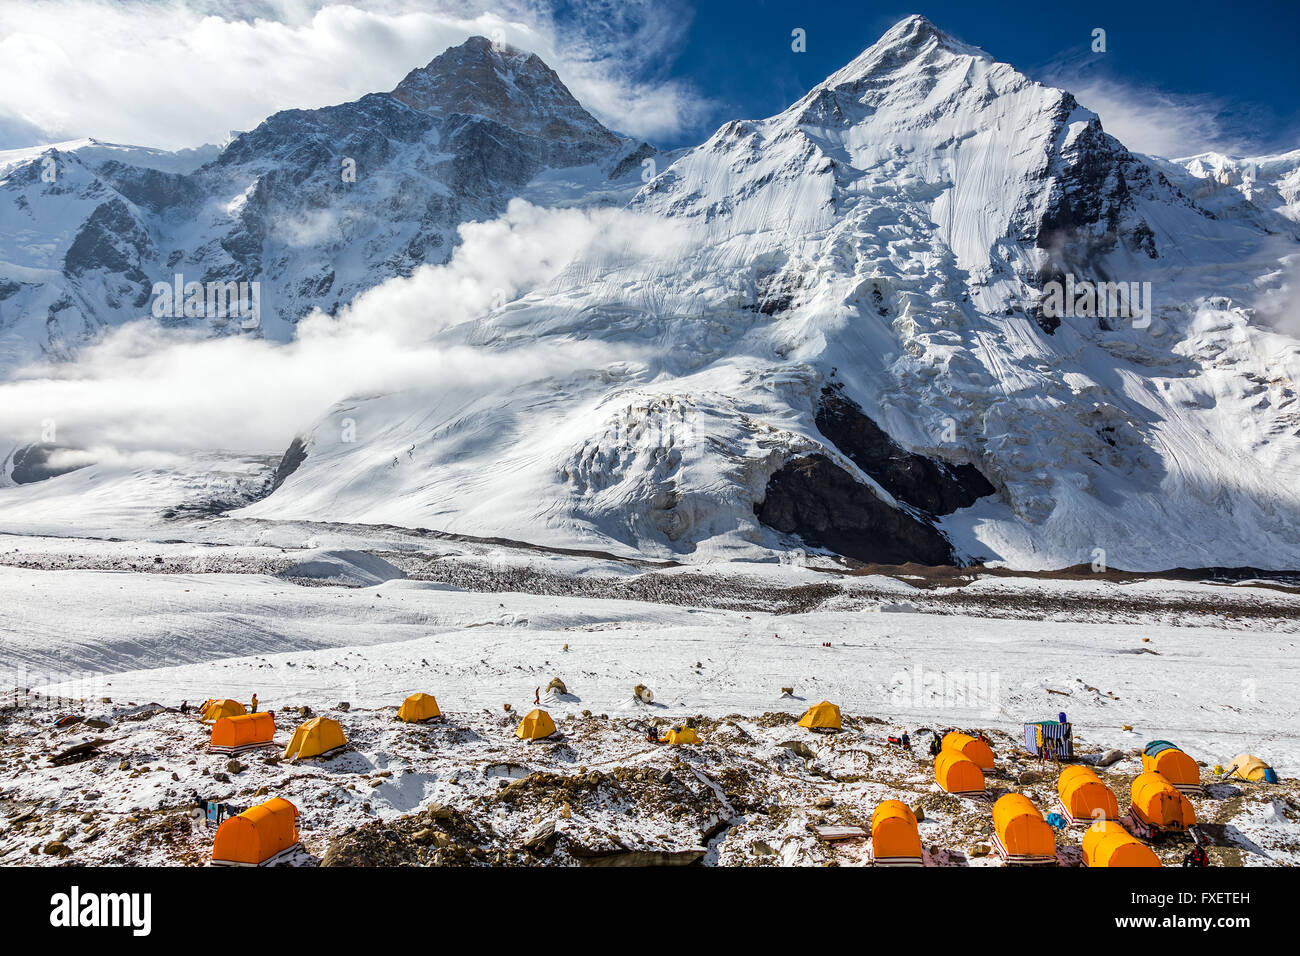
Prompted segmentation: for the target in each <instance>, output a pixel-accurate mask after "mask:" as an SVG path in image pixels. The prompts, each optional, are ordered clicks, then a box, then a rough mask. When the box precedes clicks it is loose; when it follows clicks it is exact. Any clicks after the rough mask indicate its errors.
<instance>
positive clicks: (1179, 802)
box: [1129, 771, 1196, 832]
mask: <svg viewBox="0 0 1300 956" xmlns="http://www.w3.org/2000/svg"><path fill="white" fill-rule="evenodd" d="M1129 797H1130V800H1131V803H1130V805H1129V812H1130V813H1131V814H1132V816H1133V820H1134V822H1135V823H1137V824H1139V825H1140V826H1143V827H1147V828H1150V829H1154V830H1173V831H1175V832H1181V831H1183V830H1186V829H1187V828H1188V827H1190V826H1195V825H1196V811H1195V810H1194V809H1192V802H1191V801H1190V800H1188V799H1187V798H1186V797H1185V796H1183V795H1182V793H1180V792H1179V791H1178V790H1176V789H1175V788H1174V786H1173V784H1171V783H1170V782H1169V781H1168V780H1166V779H1165V778H1164V777H1163V776H1161V775H1160V774H1158V773H1155V772H1152V771H1148V772H1146V773H1141V774H1138V776H1137V777H1136V779H1134V781H1133V786H1132V787H1130V788H1129Z"/></svg>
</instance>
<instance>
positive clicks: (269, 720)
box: [208, 714, 275, 754]
mask: <svg viewBox="0 0 1300 956" xmlns="http://www.w3.org/2000/svg"><path fill="white" fill-rule="evenodd" d="M274 736H275V718H274V717H272V716H271V715H270V714H241V715H240V716H238V717H222V718H221V719H220V720H218V721H217V722H216V723H215V724H213V725H212V737H211V739H210V740H209V741H208V749H209V750H213V751H216V752H217V753H227V754H235V753H239V752H240V751H243V750H253V749H254V748H257V747H265V746H267V745H268V744H270V743H271V738H272V737H274Z"/></svg>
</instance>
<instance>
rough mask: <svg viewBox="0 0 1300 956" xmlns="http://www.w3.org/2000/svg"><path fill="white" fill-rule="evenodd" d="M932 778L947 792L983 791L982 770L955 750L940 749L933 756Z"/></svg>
mask: <svg viewBox="0 0 1300 956" xmlns="http://www.w3.org/2000/svg"><path fill="white" fill-rule="evenodd" d="M934 779H935V780H936V781H938V783H939V786H940V787H942V788H943V789H944V790H946V791H947V792H948V793H983V792H984V771H982V770H980V768H979V764H977V763H976V762H975V761H974V760H971V759H970V758H969V757H967V756H966V755H965V754H963V753H960V752H959V751H956V750H941V751H940V752H939V756H937V757H935V758H934Z"/></svg>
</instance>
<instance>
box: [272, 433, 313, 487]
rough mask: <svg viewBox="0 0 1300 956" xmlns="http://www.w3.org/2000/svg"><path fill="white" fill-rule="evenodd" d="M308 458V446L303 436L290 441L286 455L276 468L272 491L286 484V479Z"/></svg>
mask: <svg viewBox="0 0 1300 956" xmlns="http://www.w3.org/2000/svg"><path fill="white" fill-rule="evenodd" d="M306 460H307V446H306V445H305V444H304V443H303V440H302V439H301V438H295V439H294V440H293V441H291V442H289V447H288V448H286V449H285V452H284V457H283V458H281V459H280V464H279V465H278V466H277V467H276V469H275V478H274V479H273V480H272V482H271V491H272V492H273V493H274V491H275V490H276V489H277V488H279V487H280V486H281V485H282V484H284V482H285V480H286V479H287V478H288V477H289V476H290V475H292V474H293V473H294V472H295V471H297V470H298V466H299V465H301V464H302V463H303V462H304V461H306Z"/></svg>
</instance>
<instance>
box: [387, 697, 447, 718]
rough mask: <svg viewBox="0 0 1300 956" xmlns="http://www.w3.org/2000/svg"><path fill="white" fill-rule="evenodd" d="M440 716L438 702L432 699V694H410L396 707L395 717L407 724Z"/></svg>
mask: <svg viewBox="0 0 1300 956" xmlns="http://www.w3.org/2000/svg"><path fill="white" fill-rule="evenodd" d="M441 716H442V711H440V710H439V709H438V702H437V701H436V700H434V699H433V695H432V694H412V695H411V696H410V697H408V698H406V700H404V701H403V702H402V706H401V707H399V708H398V709H397V719H398V720H404V721H406V722H407V723H408V724H416V723H419V722H420V721H422V720H432V719H433V718H434V717H441Z"/></svg>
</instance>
